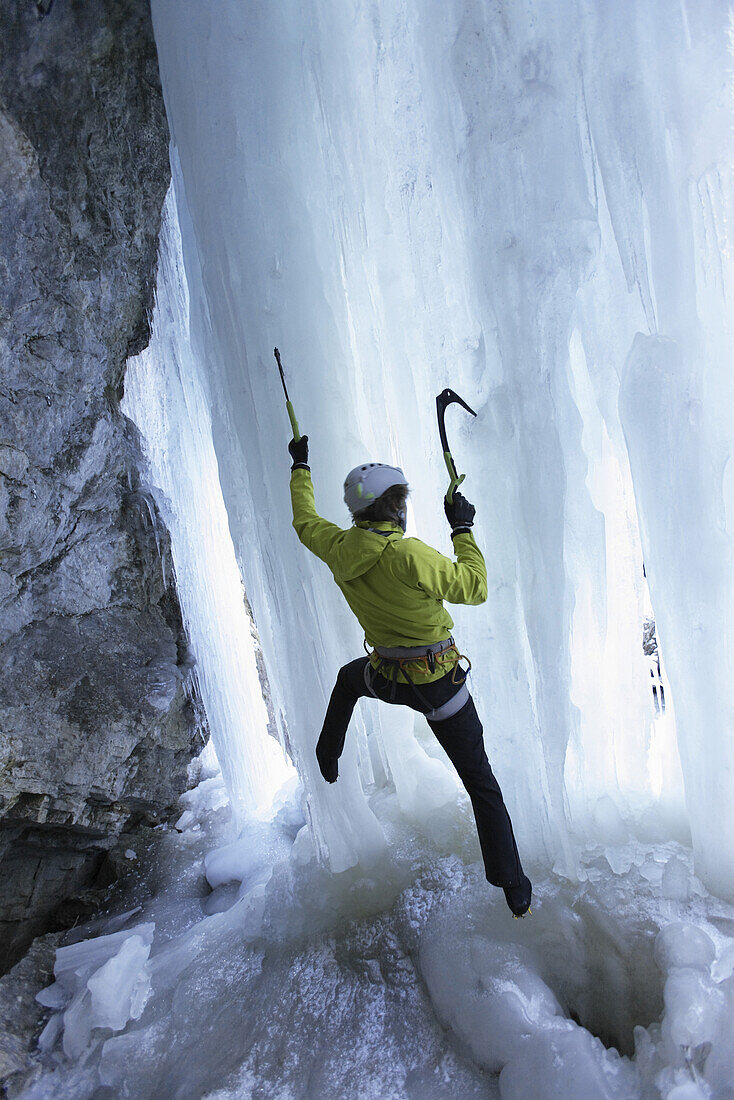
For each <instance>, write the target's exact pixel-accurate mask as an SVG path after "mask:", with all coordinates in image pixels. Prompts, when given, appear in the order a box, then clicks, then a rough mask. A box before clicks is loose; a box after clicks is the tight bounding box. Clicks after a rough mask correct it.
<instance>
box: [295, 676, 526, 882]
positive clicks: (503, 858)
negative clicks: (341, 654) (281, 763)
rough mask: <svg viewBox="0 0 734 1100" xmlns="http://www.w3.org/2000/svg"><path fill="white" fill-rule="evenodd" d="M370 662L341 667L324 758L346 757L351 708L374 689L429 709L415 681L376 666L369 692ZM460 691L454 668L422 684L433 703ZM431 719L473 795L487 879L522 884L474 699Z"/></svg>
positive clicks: (324, 734)
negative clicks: (450, 713)
mask: <svg viewBox="0 0 734 1100" xmlns="http://www.w3.org/2000/svg"><path fill="white" fill-rule="evenodd" d="M368 663H369V662H368V658H367V657H360V658H358V659H357V660H356V661H350V663H349V664H348V665H344V666H343V667H342V668H340V669H339V675H338V676H337V678H336V684H335V685H334V690H333V691H332V693H331V698H330V700H329V706H328V708H327V711H326V718H325V719H324V726H323V729H322V731H321V736H320V737H319V743H318V747H317V750H316V751H317V754H318V756H319V759H320V761H321V760H326V761H328V760H332V761H336V760H337V759H338V758H339V757H340V756H341V754H342V750H343V748H344V738H345V737H346V733H347V727H348V726H349V720H350V718H351V717H352V711H353V710H354V707H355V705H356V703H357V700H358V699H360V698H363V697H364V696H366V695H370V696H371V695H372V694H373V693H374V694H375V695H376V696H377V697H378V698H379V699H382V700H384V702H386V703H398V704H400V705H402V706H407V707H411V708H412V709H413V710H417V711H418V712H419V713H421V714H425V713H426V711H427V709H428V707H426V705H425V704H424V703H423V702H422V700H421V699H420V698H419V696H418V695H417V694H416V691H415V689H414V688H413V687H412V686H411V685H410V684H401V683H397V682H396V681H390V680H388V679H387V678H386V677H385V676H383V675H382V674H381V673H375V672H374V671H373V670H371V669H370V670H367V671H368V673H370V684H371V687H372V691H370V689H369V688H368V686H367V683H366V682H365V671H366V666H367V665H368ZM456 690H457V684H455V683H452V680H451V674H450V673H449V674H447V675H446V676H443V677H442V678H441V679H440V680H434V681H433V682H432V683H430V684H421V685H420V686H419V687H418V692H419V693H420V696H422V697H423V699H424V700H425V702H426V703H428V704H429V707H430V708H435V707H439V706H441V705H442V704H443V703H445V702H447V701H448V700H449V699H450V698H451V697H452V695H454V693H455V692H456ZM428 724H429V726H430V727H431V729H432V730H433V733H434V734H435V735H436V738H437V740H438V742H439V744H440V745H441V747H442V748H443V749H444V751H445V753H446V755H447V756H448V758H449V760H450V761H451V763H452V764H453V765H454V767H455V768H456V771H457V772H458V774H459V778H460V779H461V782H462V783H463V784H464V786H465V787H466V790H467V793H468V795H469V798H470V799H471V804H472V807H473V809H474V817H475V819H476V823H477V832H478V833H479V843H480V846H481V849H482V858H483V859H484V869H485V871H486V874H487V879H488V880H489V882H491V883H492V884H493V885H494V886H517V885H519V883H520V880H521V877H522V874H523V870H522V866H521V864H520V856H519V855H518V852H517V845H516V844H515V837H514V834H513V832H512V823H511V821H510V815H509V814H508V812H507V807H506V806H505V803H504V800H503V798H502V791H501V790H500V788H499V784H498V783H497V780H496V779H495V777H494V775H493V774H492V769H491V767H490V766H489V761H488V760H487V754H486V752H485V751H484V740H483V738H482V723H481V722H480V721H479V715H478V714H477V709H476V707H475V706H474V700H473V699H472V697H471V696H469V700H468V702H467V703H465V705H464V706H463V707H462V708H461V710H460V711H458V712H457V713H456V714H454V715H453V716H452V717H451V718H446V719H444V720H443V721H442V722H429V723H428Z"/></svg>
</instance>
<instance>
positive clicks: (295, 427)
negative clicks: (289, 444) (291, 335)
mask: <svg viewBox="0 0 734 1100" xmlns="http://www.w3.org/2000/svg"><path fill="white" fill-rule="evenodd" d="M273 355H274V356H275V361H276V363H277V364H278V370H279V371H280V380H281V382H282V383H283V393H284V394H285V407H286V409H287V410H288V419H289V420H290V422H291V428H293V438H294V439H300V438H301V430H300V428H299V427H298V421H297V420H296V414H295V412H294V411H293V406H292V405H291V399H290V397H289V396H288V388H287V386H286V384H285V374H284V373H283V364H282V363H281V361H280V352H279V351H278V349H277V348H273Z"/></svg>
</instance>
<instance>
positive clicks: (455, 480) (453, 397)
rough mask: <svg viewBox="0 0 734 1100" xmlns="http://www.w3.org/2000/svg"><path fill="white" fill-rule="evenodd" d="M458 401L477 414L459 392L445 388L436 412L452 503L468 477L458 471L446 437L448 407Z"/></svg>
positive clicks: (439, 397) (439, 396)
mask: <svg viewBox="0 0 734 1100" xmlns="http://www.w3.org/2000/svg"><path fill="white" fill-rule="evenodd" d="M454 402H455V403H456V404H457V405H461V407H462V408H463V409H466V411H467V412H470V413H471V414H472V416H476V415H477V414H476V413H475V412H474V409H470V408H469V406H468V405H467V403H466V401H464V399H463V398H462V397H459V395H458V393H454V391H453V390H449V389H446V390H443V392H442V393H440V394H439V395H438V397H437V398H436V412H437V413H438V434H439V435H440V437H441V446H442V447H443V458H444V462H445V463H446V469H447V470H448V472H449V477H450V478H451V483H450V485H449V487H448V490H447V492H446V500H447V501H448V502H449V504H451V502H452V501H453V499H454V493H455V491H456V490H457V489H458V487H459V486H460V485H461V483H462V481H463V480H464V478H465V477H466V474H459V473H457V472H456V465H455V463H454V460H453V457H452V455H451V448H450V447H449V441H448V439H447V438H446V409H447V408H448V406H449V405H451V404H453V403H454Z"/></svg>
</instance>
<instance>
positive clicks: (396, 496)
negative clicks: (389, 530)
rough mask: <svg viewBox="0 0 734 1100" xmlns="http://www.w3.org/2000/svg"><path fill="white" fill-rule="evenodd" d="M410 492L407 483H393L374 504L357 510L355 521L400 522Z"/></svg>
mask: <svg viewBox="0 0 734 1100" xmlns="http://www.w3.org/2000/svg"><path fill="white" fill-rule="evenodd" d="M409 492H410V490H409V489H408V486H407V485H391V486H390V488H389V489H386V490H385V492H384V493H383V494H382V496H379V497H378V498H377V500H376V501H375V502H374V504H370V506H369V508H363V509H362V511H361V512H355V513H354V516H353V517H352V518H353V519H354V522H355V523H364V522H365V521H368V522H369V523H398V522H399V520H400V514H401V512H404V511H405V504H406V501H407V499H408V493H409Z"/></svg>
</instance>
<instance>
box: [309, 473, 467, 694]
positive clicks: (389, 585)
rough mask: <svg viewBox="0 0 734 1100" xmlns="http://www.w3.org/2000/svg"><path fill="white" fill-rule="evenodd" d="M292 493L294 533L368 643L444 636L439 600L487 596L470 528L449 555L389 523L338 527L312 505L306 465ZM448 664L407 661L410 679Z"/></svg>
mask: <svg viewBox="0 0 734 1100" xmlns="http://www.w3.org/2000/svg"><path fill="white" fill-rule="evenodd" d="M291 501H292V503H293V526H294V527H295V529H296V533H297V534H298V537H299V539H300V540H301V542H302V543H303V544H304V546H307V547H308V549H309V550H311V551H312V552H313V553H314V554H315V555H316V556H317V557H318V558H321V560H322V561H323V562H325V563H326V564H327V565H328V567H329V569H330V570H331V572H332V573H333V575H334V580H335V581H336V583H337V585H338V586H339V588H340V589H341V590H342V592H343V593H344V596H345V598H346V601H347V603H348V604H349V606H350V607H351V609H352V611H353V612H354V614H355V615H356V616H357V619H358V620H359V622H360V624H361V626H362V628H363V630H364V633H365V638H366V640H367V643H368V644H369V645H371V646H377V645H379V646H384V647H387V648H394V647H398V646H400V647H403V646H420V645H430V644H432V643H433V642H440V641H443V639H445V638H448V637H449V635H450V633H451V628H452V626H453V625H454V623H453V620H452V618H451V616H450V615H449V613H448V611H447V610H446V608H445V607H444V606H443V601H444V600H448V602H449V603H467V604H480V603H484V601H485V600H486V598H487V570H486V567H485V564H484V558H483V557H482V553H481V551H480V549H479V547H478V546H477V544H476V542H475V541H474V536H473V535H472V534H471V532H467V533H466V534H462V535H456V536H455V538H454V549H455V551H456V561H452V560H451V558H447V557H445V556H444V555H443V554H439V552H438V550H433V549H432V548H431V547H430V546H427V545H426V544H425V543H424V542H421V541H420V539H409V538H405V537H404V535H403V532H402V530H401V529H400V527H398V525H397V524H394V523H357V524H355V525H354V526H353V527H349V528H347V529H346V530H344V529H343V528H341V527H337V525H336V524H335V523H329V521H328V520H325V519H322V518H321V516H320V515H319V514H318V512H317V511H316V503H315V500H314V493H313V485H312V483H311V474H310V471H309V470H304V469H298V470H293V472H292V474H291ZM370 527H371V528H373V530H369V528H370ZM375 530H379V531H384V532H386V534H384V535H382V534H380V535H378V534H376V533H375ZM373 663H375V664H377V663H378V661H377V658H373ZM450 668H451V665H450V664H449V666H448V669H450ZM448 669H447V667H441V666H440V664H439V665H438V667H437V669H436V671H435V672H434V673H430V672H427V671H425V670H423V669H421V668H419V667H415V668H414V667H413V666H411V668H410V669H409V671H410V677H411V679H412V680H414V681H415V682H416V683H427V682H429V681H430V680H436V679H438V678H439V677H440V676H443V675H444V674H445V672H446V671H447V670H448ZM400 679H403V677H402V676H401V677H400Z"/></svg>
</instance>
